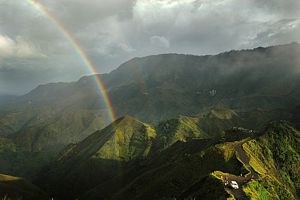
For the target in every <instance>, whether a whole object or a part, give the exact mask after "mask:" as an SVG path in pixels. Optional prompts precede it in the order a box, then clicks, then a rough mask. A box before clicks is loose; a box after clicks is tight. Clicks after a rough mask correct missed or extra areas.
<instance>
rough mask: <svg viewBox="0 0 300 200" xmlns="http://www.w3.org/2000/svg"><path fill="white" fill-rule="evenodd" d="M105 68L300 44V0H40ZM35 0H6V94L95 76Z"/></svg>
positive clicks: (2, 46) (1, 82) (0, 71)
mask: <svg viewBox="0 0 300 200" xmlns="http://www.w3.org/2000/svg"><path fill="white" fill-rule="evenodd" d="M36 1H37V2H39V3H40V4H42V5H43V6H44V7H45V9H47V10H48V12H49V13H51V15H52V16H54V17H55V18H56V19H57V20H58V21H59V22H60V23H61V24H63V26H64V28H65V29H66V30H67V31H68V32H69V33H70V34H71V35H72V36H73V37H74V38H75V39H76V40H77V41H78V43H79V44H80V46H81V47H82V48H83V49H84V51H85V52H86V53H87V55H88V56H89V58H90V59H91V60H92V62H93V63H94V65H95V67H96V69H97V72H98V73H106V72H109V71H111V70H112V69H115V68H116V67H118V66H119V65H120V64H121V63H122V62H124V61H127V60H129V59H131V58H133V57H136V56H146V55H150V54H160V53H171V52H172V53H173V52H174V53H184V54H197V55H203V54H217V53H220V52H222V51H228V50H231V49H245V48H253V47H257V46H269V45H276V44H284V43H290V42H292V41H298V42H299V41H300V1H299V0H109V1H108V0H88V1H87V0H59V1H58V0H57V1H53V0H36ZM28 2H29V1H27V0H0V94H23V93H26V92H28V91H29V90H31V89H32V88H34V87H36V86H37V85H38V84H41V83H48V82H57V81H72V80H77V79H78V78H79V77H80V76H82V75H86V74H91V72H90V71H89V70H88V69H87V68H86V67H85V65H84V64H83V62H82V60H81V59H80V57H79V56H78V54H77V53H76V51H75V50H74V48H73V46H72V45H70V43H69V41H68V40H67V39H66V38H65V37H64V35H63V34H62V33H61V31H60V30H59V29H58V28H57V27H56V26H55V25H54V24H53V23H52V22H51V20H49V18H48V17H46V16H45V15H44V14H43V13H42V12H40V11H38V10H37V9H36V8H34V7H33V6H32V5H31V4H30V3H28Z"/></svg>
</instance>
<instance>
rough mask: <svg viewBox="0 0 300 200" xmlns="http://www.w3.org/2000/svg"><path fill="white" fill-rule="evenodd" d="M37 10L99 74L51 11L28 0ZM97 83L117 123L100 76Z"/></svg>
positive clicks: (33, 0) (112, 118) (111, 116)
mask: <svg viewBox="0 0 300 200" xmlns="http://www.w3.org/2000/svg"><path fill="white" fill-rule="evenodd" d="M27 1H28V2H29V3H30V4H31V5H32V6H33V7H34V8H35V9H36V10H38V11H39V12H41V13H42V14H43V15H44V16H46V17H47V18H48V19H49V20H50V21H51V22H52V23H53V24H54V25H55V26H56V27H57V29H58V30H59V31H60V32H61V33H62V34H63V35H64V36H65V38H66V39H67V40H68V41H69V42H70V44H71V45H72V46H73V48H74V49H75V51H76V52H77V54H78V55H79V56H80V58H81V59H82V61H83V62H84V64H85V65H86V66H87V67H88V69H89V70H90V71H91V73H92V74H97V72H96V69H95V66H94V65H93V63H92V61H91V60H90V59H89V57H88V56H87V54H86V53H85V52H84V50H83V49H82V47H81V46H80V44H79V43H78V42H77V41H76V39H75V38H74V37H73V36H72V35H71V34H70V33H69V32H68V30H66V29H65V28H64V26H63V24H62V23H60V22H59V21H58V20H57V19H56V18H55V17H54V16H53V15H51V14H50V13H49V11H48V10H47V9H46V8H45V7H44V6H43V5H42V4H40V3H39V2H37V1H36V0H27ZM94 78H95V81H96V83H97V88H98V90H99V92H100V94H101V96H102V97H103V99H104V102H105V104H106V107H107V108H108V113H109V117H110V119H111V121H115V119H116V117H115V113H114V110H113V107H112V105H111V103H110V100H109V97H108V95H107V93H106V89H105V87H104V85H103V83H102V81H101V79H100V77H98V76H94Z"/></svg>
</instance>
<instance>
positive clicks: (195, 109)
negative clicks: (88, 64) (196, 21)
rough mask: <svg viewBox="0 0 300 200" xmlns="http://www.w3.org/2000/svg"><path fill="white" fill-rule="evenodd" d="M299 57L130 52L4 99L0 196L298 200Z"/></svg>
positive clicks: (275, 50)
mask: <svg viewBox="0 0 300 200" xmlns="http://www.w3.org/2000/svg"><path fill="white" fill-rule="evenodd" d="M299 53H300V45H299V44H296V43H292V44H287V45H279V46H272V47H266V48H263V47H260V48H255V49H250V50H240V51H230V52H224V53H221V54H218V55H207V56H194V55H182V54H161V55H153V56H147V57H141V58H134V59H132V60H129V61H128V62H126V63H124V64H122V65H121V66H120V67H119V68H117V69H116V70H114V71H112V72H110V73H107V74H101V75H92V76H85V77H82V78H80V79H79V80H78V81H75V82H67V83H62V82H60V83H49V84H45V85H40V86H38V87H37V88H35V89H33V90H32V91H31V92H29V93H27V94H25V95H23V96H18V97H14V98H11V99H10V100H9V101H8V100H7V101H3V102H1V104H0V173H1V175H0V199H6V200H7V199H12V200H14V199H25V200H26V199H28V200H29V199H50V198H53V199H55V200H60V199H63V200H72V199H87V200H93V199H95V200H96V199H97V200H98V199H115V200H117V199H120V200H121V199H131V200H134V199H136V200H138V199H144V200H147V199H149V200H152V199H161V200H166V199H170V200H173V199H182V200H191V199H193V200H194V199H199V200H200V199H295V200H296V199H299V197H300V179H299V177H300V171H299V169H300V167H299V164H300V149H299V147H300V144H299V142H300V132H299V130H300V126H299V124H300V123H299V122H300V120H299V119H300V118H299V112H300V110H299V104H300V103H299V102H300V89H299V88H300V71H299V66H298V55H299ZM93 76H99V77H101V79H102V81H103V84H104V85H105V87H106V90H107V93H108V96H109V99H110V100H111V105H112V107H113V109H114V111H115V115H116V119H114V121H112V120H111V119H110V117H109V110H108V109H107V107H106V106H105V102H104V99H103V98H99V96H101V94H99V92H98V91H97V85H96V84H95V81H94V79H93V78H94V77H93ZM2 174H3V175H2ZM4 174H5V175H4ZM20 177H22V178H20ZM225 181H229V182H230V181H236V182H237V184H238V185H239V189H232V188H231V189H230V188H228V187H225V185H224V184H225Z"/></svg>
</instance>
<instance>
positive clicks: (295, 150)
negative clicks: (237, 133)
mask: <svg viewBox="0 0 300 200" xmlns="http://www.w3.org/2000/svg"><path fill="white" fill-rule="evenodd" d="M265 132H266V133H265V134H264V135H263V136H261V137H259V138H258V139H256V140H251V141H249V142H247V143H246V144H244V145H243V147H244V149H245V150H246V151H247V153H248V154H249V156H250V164H251V166H252V167H253V168H254V169H255V170H256V171H257V172H258V173H259V174H260V179H259V180H257V181H252V182H251V183H250V184H249V185H248V186H247V187H246V188H245V189H244V190H245V192H246V193H247V194H248V195H249V196H250V197H252V198H254V199H255V198H256V199H258V197H261V198H260V199H299V197H300V193H299V192H300V179H299V177H300V167H299V163H300V132H299V131H297V130H295V129H294V128H292V127H291V126H290V125H289V124H287V123H285V122H281V123H277V122H274V123H272V124H270V125H269V126H268V127H267V128H266V130H265Z"/></svg>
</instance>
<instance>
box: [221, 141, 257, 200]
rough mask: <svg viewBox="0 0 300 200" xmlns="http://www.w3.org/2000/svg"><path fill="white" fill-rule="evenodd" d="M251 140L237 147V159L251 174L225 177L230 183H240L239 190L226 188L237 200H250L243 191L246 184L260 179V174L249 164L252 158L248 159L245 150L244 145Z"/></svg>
mask: <svg viewBox="0 0 300 200" xmlns="http://www.w3.org/2000/svg"><path fill="white" fill-rule="evenodd" d="M249 140H250V139H247V140H246V141H244V142H243V143H241V144H238V145H237V146H236V147H235V154H236V157H237V158H238V160H239V161H240V162H242V164H244V166H245V167H246V169H247V170H248V171H249V173H247V174H246V175H244V176H236V175H232V174H230V175H228V176H226V177H225V179H226V180H227V181H228V182H230V181H236V182H237V183H238V185H239V188H238V189H232V188H228V187H227V188H226V190H228V191H229V192H230V193H231V194H232V195H233V196H234V198H235V199H237V200H248V199H249V198H248V197H247V196H246V194H245V192H244V191H243V186H244V185H245V184H247V183H248V182H249V181H250V180H252V179H257V178H258V174H257V173H256V172H255V170H254V169H253V168H252V167H251V165H250V163H249V161H250V158H249V157H248V155H247V154H246V152H245V150H244V149H243V144H244V143H246V142H248V141H249Z"/></svg>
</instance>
